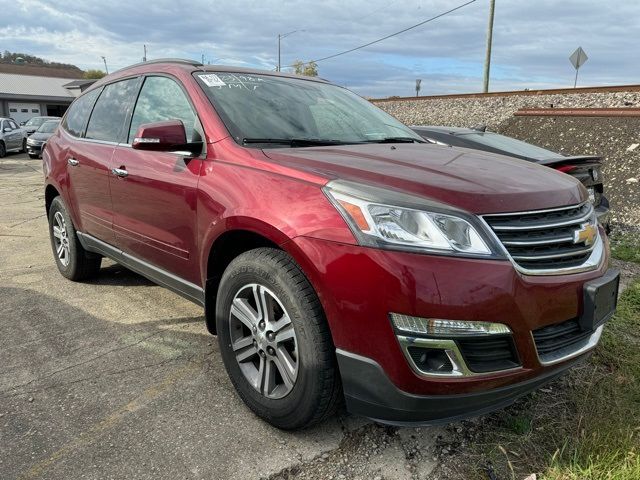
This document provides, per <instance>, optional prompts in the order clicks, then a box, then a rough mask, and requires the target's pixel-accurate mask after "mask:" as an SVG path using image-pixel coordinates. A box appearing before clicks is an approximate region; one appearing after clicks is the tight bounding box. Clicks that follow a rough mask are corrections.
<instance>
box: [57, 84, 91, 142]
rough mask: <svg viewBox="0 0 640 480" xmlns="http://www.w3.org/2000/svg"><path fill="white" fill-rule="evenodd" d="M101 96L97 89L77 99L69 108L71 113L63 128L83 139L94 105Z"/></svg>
mask: <svg viewBox="0 0 640 480" xmlns="http://www.w3.org/2000/svg"><path fill="white" fill-rule="evenodd" d="M99 94H100V89H96V90H92V91H90V92H89V93H87V94H86V95H82V96H81V97H79V98H78V99H76V100H75V101H74V102H73V103H72V104H71V106H70V107H69V111H68V112H67V115H66V117H65V118H64V121H63V122H62V128H64V129H65V130H66V131H67V132H69V133H70V134H71V135H73V136H75V137H81V136H82V132H83V131H84V127H85V125H86V124H87V119H88V118H89V114H90V113H91V109H92V108H93V104H94V103H95V102H96V98H98V95H99Z"/></svg>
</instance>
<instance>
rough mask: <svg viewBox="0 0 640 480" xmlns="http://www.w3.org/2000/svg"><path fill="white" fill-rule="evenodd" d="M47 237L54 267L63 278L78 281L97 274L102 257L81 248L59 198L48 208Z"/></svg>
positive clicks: (69, 218)
mask: <svg viewBox="0 0 640 480" xmlns="http://www.w3.org/2000/svg"><path fill="white" fill-rule="evenodd" d="M49 236H50V237H51V249H52V250H53V256H54V258H55V260H56V265H57V266H58V270H60V273H61V274H62V275H63V276H65V277H66V278H68V279H69V280H74V281H78V280H85V279H88V278H91V277H94V276H96V275H97V274H98V271H99V270H100V263H101V262H102V257H100V256H99V255H96V254H93V253H90V252H87V251H86V250H85V249H84V248H83V247H82V245H81V244H80V241H79V240H78V235H77V234H76V229H75V228H74V226H73V222H72V221H71V217H70V216H69V212H68V211H67V208H66V207H65V205H64V202H63V201H62V198H61V197H56V198H54V199H53V202H51V207H50V208H49Z"/></svg>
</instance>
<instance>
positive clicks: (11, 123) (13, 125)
mask: <svg viewBox="0 0 640 480" xmlns="http://www.w3.org/2000/svg"><path fill="white" fill-rule="evenodd" d="M9 126H10V127H11V128H13V129H14V130H18V129H19V128H20V127H19V126H18V124H17V123H16V122H14V121H13V120H9Z"/></svg>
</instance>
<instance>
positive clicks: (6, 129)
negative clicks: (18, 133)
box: [2, 127, 13, 133]
mask: <svg viewBox="0 0 640 480" xmlns="http://www.w3.org/2000/svg"><path fill="white" fill-rule="evenodd" d="M2 131H3V132H4V133H9V132H13V130H11V129H10V128H9V127H5V128H3V129H2Z"/></svg>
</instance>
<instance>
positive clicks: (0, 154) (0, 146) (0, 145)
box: [0, 142, 7, 158]
mask: <svg viewBox="0 0 640 480" xmlns="http://www.w3.org/2000/svg"><path fill="white" fill-rule="evenodd" d="M6 154H7V147H6V146H5V144H4V142H0V158H4V157H5V155H6Z"/></svg>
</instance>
